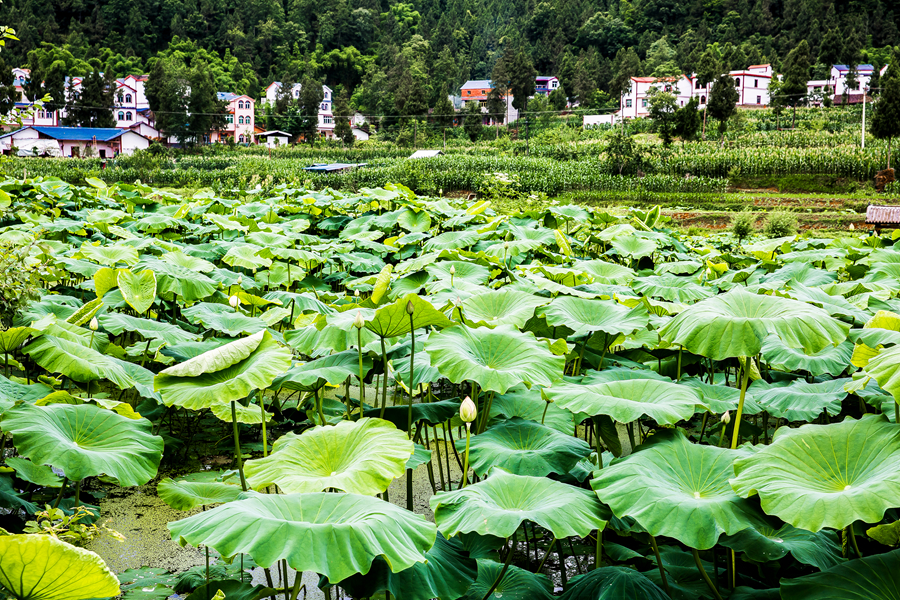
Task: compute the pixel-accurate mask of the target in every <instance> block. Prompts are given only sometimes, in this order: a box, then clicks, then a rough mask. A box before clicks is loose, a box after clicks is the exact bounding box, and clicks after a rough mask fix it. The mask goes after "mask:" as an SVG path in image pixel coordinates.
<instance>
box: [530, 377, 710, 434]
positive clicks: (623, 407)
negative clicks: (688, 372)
mask: <svg viewBox="0 0 900 600" xmlns="http://www.w3.org/2000/svg"><path fill="white" fill-rule="evenodd" d="M544 393H545V394H546V395H547V397H548V398H550V399H551V400H553V402H554V403H555V404H557V405H559V406H560V408H565V409H566V410H569V411H571V412H573V413H576V414H577V413H585V414H588V415H593V416H595V415H608V416H609V417H612V418H613V419H615V420H616V421H618V422H620V423H631V422H632V421H634V420H636V419H639V418H641V417H642V416H645V415H646V416H648V417H650V418H651V419H653V420H654V421H656V422H657V423H659V424H660V425H674V424H675V423H678V422H679V421H684V420H687V419H690V418H691V417H692V416H693V415H694V413H695V412H697V409H698V407H699V408H702V409H705V408H706V405H705V404H704V402H703V398H702V397H701V395H700V393H699V392H698V391H697V390H695V389H692V388H690V387H688V386H684V385H678V384H677V383H672V382H668V381H660V380H657V379H627V380H623V381H610V382H607V383H596V384H591V385H578V384H575V383H563V384H560V385H555V386H553V387H552V388H548V389H546V390H545V391H544Z"/></svg>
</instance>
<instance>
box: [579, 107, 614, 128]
mask: <svg viewBox="0 0 900 600" xmlns="http://www.w3.org/2000/svg"><path fill="white" fill-rule="evenodd" d="M621 120H622V117H621V116H620V114H619V111H617V112H614V113H608V114H605V115H584V120H583V121H582V126H583V127H585V128H588V127H593V126H595V125H615V124H616V123H617V122H619V121H621Z"/></svg>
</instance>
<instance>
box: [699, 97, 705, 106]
mask: <svg viewBox="0 0 900 600" xmlns="http://www.w3.org/2000/svg"><path fill="white" fill-rule="evenodd" d="M700 104H706V96H700Z"/></svg>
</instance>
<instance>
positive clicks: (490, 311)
mask: <svg viewBox="0 0 900 600" xmlns="http://www.w3.org/2000/svg"><path fill="white" fill-rule="evenodd" d="M549 301H550V299H549V298H541V297H538V296H535V295H534V294H529V293H527V292H518V291H516V290H511V289H508V288H501V289H499V290H493V291H486V292H484V293H481V294H476V295H474V296H471V297H469V298H466V299H465V300H463V303H462V314H463V317H464V318H465V320H466V322H467V323H468V324H470V325H474V326H476V327H477V326H481V325H484V326H486V327H496V326H497V325H512V326H513V327H517V328H521V327H522V326H523V325H525V323H526V322H527V321H528V319H530V318H531V317H532V316H534V309H535V308H537V307H538V306H543V305H545V304H547V303H548V302H549Z"/></svg>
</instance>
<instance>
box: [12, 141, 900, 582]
mask: <svg viewBox="0 0 900 600" xmlns="http://www.w3.org/2000/svg"><path fill="white" fill-rule="evenodd" d="M823 152H826V153H827V149H823ZM438 160H439V159H438ZM465 160H472V161H488V162H490V161H491V160H494V159H490V158H487V157H467V158H465ZM526 160H535V161H539V160H548V159H537V158H535V159H526ZM422 164H427V163H424V162H423V163H422ZM490 168H493V167H490ZM573 168H577V167H573ZM454 176H455V175H454ZM459 176H460V177H462V175H459ZM596 177H597V179H595V180H593V181H606V180H604V179H603V177H606V178H608V179H609V180H614V179H615V178H614V177H612V176H611V175H608V174H600V175H597V176H596ZM651 177H657V178H664V177H666V176H665V175H653V176H648V177H647V178H646V179H647V180H648V181H647V182H646V184H645V185H651V182H653V181H665V180H664V179H658V180H656V179H652V178H651ZM687 181H689V182H690V181H693V182H695V183H693V184H691V185H698V186H704V185H707V180H705V179H702V178H699V177H698V178H697V179H695V180H687ZM87 184H88V185H77V184H73V183H69V182H66V181H63V180H61V179H55V178H51V177H35V178H32V179H8V180H6V181H2V182H0V209H2V213H0V215H2V216H0V272H2V273H3V275H2V277H0V361H2V362H0V369H2V373H3V374H2V376H0V557H2V568H0V597H3V595H4V594H5V595H6V596H7V597H8V598H12V599H17V600H26V599H28V600H36V599H42V600H63V599H70V600H78V599H88V598H125V599H128V600H153V599H158V600H163V599H165V598H169V597H175V598H189V599H191V600H196V599H203V600H208V599H211V598H217V599H221V598H226V599H232V598H234V599H251V598H257V599H262V598H284V599H285V600H286V599H288V598H290V599H291V600H296V599H297V598H298V597H303V598H306V597H309V598H313V597H316V598H323V597H324V598H360V599H362V598H379V599H380V598H397V599H400V600H429V599H433V598H438V599H442V600H462V599H464V600H485V599H487V598H501V597H503V598H515V599H523V600H525V599H528V600H541V599H550V598H555V597H558V598H564V599H566V600H596V599H600V598H604V599H605V598H610V599H612V598H616V599H618V598H641V599H652V600H666V599H671V600H693V599H696V598H709V599H723V598H733V599H768V598H784V599H785V600H795V599H796V600H801V599H802V600H807V599H810V598H873V599H882V598H883V599H889V598H894V597H895V596H894V595H893V594H894V590H896V589H897V588H898V586H900V550H896V549H895V548H896V547H897V546H898V545H900V429H898V425H897V423H898V421H900V404H898V400H900V298H898V294H900V287H898V284H897V281H898V276H900V250H896V249H895V248H894V244H895V239H894V237H895V236H893V235H891V234H890V233H887V234H884V235H880V236H878V235H872V234H870V233H868V232H855V233H848V234H847V235H844V236H841V237H839V238H834V239H832V238H819V237H816V236H815V233H814V232H807V233H804V234H802V235H786V236H782V237H775V238H768V237H763V236H761V235H759V234H757V233H750V234H749V237H744V238H743V239H738V238H737V237H735V235H733V234H732V233H730V232H720V233H707V234H706V235H688V234H686V233H682V232H680V230H678V229H675V228H673V227H672V223H671V222H670V220H669V218H668V217H666V216H665V215H664V214H662V213H661V211H660V208H659V207H658V206H656V207H654V208H652V209H648V210H646V211H641V210H631V211H628V212H627V214H618V215H615V214H610V213H608V212H605V211H603V210H601V209H597V208H593V207H590V206H585V205H560V204H552V203H551V204H548V205H546V206H543V207H534V208H529V209H527V210H522V211H500V210H497V209H496V207H495V206H494V205H492V203H491V202H489V201H485V200H476V201H472V200H466V199H464V198H460V199H453V198H442V197H429V196H425V195H417V194H416V193H415V192H414V191H413V190H411V189H410V188H408V187H406V186H404V185H400V184H391V183H388V184H386V185H383V186H380V187H366V185H364V184H363V182H360V185H359V187H358V189H356V190H349V189H345V190H342V191H337V190H334V189H330V188H325V189H313V188H309V187H304V186H302V185H293V184H288V183H279V184H276V183H272V184H271V185H267V186H266V187H259V188H249V189H244V190H243V191H236V190H231V191H229V190H226V189H224V188H220V189H218V190H215V191H211V190H205V191H201V192H197V193H194V194H192V195H191V196H190V197H185V196H182V195H180V194H178V193H174V192H172V191H169V190H161V189H157V188H154V187H151V186H149V185H145V184H140V183H139V184H107V183H105V182H104V181H103V180H101V179H96V178H89V179H87ZM652 185H656V184H652ZM659 185H664V183H660V184H659ZM710 185H711V184H710ZM317 187H318V186H317ZM414 479H415V481H417V482H418V483H419V484H421V486H423V487H424V489H425V490H426V494H425V497H424V499H423V500H422V501H421V502H417V498H416V496H415V494H414V493H413V486H414ZM392 484H394V485H392ZM404 487H405V492H406V493H405V494H398V493H397V490H398V489H403V488H404ZM129 495H139V496H142V497H146V496H147V495H150V496H152V497H153V498H157V497H158V499H159V500H160V501H161V502H164V503H165V504H167V505H168V506H169V507H171V509H172V511H173V514H174V513H175V512H178V513H181V514H176V516H175V517H174V518H172V519H170V520H169V521H168V523H167V524H165V525H164V527H163V528H162V529H161V530H159V531H155V532H154V534H153V535H156V536H157V537H158V538H159V539H158V544H159V548H162V549H163V550H160V551H159V552H163V553H165V552H175V551H177V550H179V548H178V545H181V546H184V547H188V548H197V549H198V551H199V553H200V556H203V557H205V563H204V562H198V563H196V565H195V566H191V568H187V569H184V570H181V571H179V570H177V569H167V568H159V567H151V566H149V565H148V564H143V565H142V566H139V567H135V568H129V569H122V570H120V572H117V573H116V572H113V571H112V569H111V568H110V566H109V564H108V563H110V564H112V563H113V562H114V561H115V560H117V558H118V557H117V556H116V555H117V551H116V548H117V547H118V546H117V544H123V543H125V542H123V541H120V540H119V539H118V538H120V537H121V534H119V533H118V532H116V531H113V530H112V529H111V528H110V527H109V524H108V521H107V516H108V515H106V514H104V509H103V507H104V506H105V504H104V502H106V499H108V498H110V497H116V498H118V497H128V496H129ZM98 540H107V541H108V543H106V544H104V545H103V546H102V548H104V550H101V549H100V548H101V546H98V545H97V544H96V543H97V541H98ZM170 540H171V541H170ZM155 543H156V542H155ZM110 548H112V550H110ZM94 550H96V551H94ZM74 574H77V576H75V575H74ZM301 574H305V575H303V576H302V577H301ZM176 594H177V595H176Z"/></svg>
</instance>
